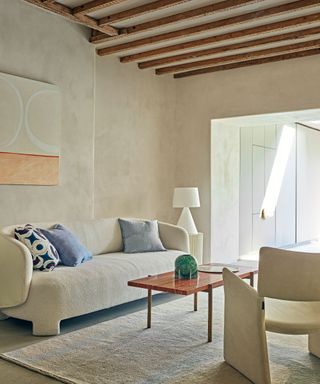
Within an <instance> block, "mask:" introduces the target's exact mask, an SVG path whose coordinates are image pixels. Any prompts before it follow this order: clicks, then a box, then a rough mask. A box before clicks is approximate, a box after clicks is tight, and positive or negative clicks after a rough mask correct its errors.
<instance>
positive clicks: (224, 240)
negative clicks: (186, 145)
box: [205, 121, 240, 262]
mask: <svg viewBox="0 0 320 384" xmlns="http://www.w3.org/2000/svg"><path fill="white" fill-rule="evenodd" d="M211 145H212V153H211V179H212V189H211V196H212V226H211V236H212V244H213V245H212V253H213V254H214V256H215V261H216V262H233V261H235V260H237V259H238V258H239V172H240V130H239V128H238V127H237V126H232V125H223V124H219V123H215V122H214V121H213V122H212V129H211ZM226 228H228V230H227V231H226ZM205 261H210V260H209V259H208V257H207V255H205Z"/></svg>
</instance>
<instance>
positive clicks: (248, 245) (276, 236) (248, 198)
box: [239, 118, 295, 255]
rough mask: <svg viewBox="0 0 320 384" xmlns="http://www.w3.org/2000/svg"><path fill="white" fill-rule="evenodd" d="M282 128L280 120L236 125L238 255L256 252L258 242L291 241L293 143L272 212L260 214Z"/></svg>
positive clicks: (275, 243)
mask: <svg viewBox="0 0 320 384" xmlns="http://www.w3.org/2000/svg"><path fill="white" fill-rule="evenodd" d="M248 122H250V118H249V120H248ZM282 129H283V125H281V124H264V125H260V126H250V125H248V126H242V127H241V128H240V131H241V156H240V158H241V166H240V206H239V209H240V241H239V254H240V255H246V254H250V253H251V252H257V251H258V250H259V248H260V247H262V246H277V247H281V246H285V245H291V244H294V242H295V143H294V144H293V145H292V147H291V151H290V157H289V160H288V163H287V166H286V172H285V175H284V178H283V180H282V184H281V190H280V195H279V199H278V202H277V207H276V211H275V215H274V216H273V217H269V218H267V219H266V220H263V219H261V218H260V211H261V208H262V203H263V199H264V197H265V193H266V189H267V186H268V183H269V178H270V175H271V171H272V168H273V165H274V160H275V156H276V152H277V149H278V142H279V139H280V136H281V133H282Z"/></svg>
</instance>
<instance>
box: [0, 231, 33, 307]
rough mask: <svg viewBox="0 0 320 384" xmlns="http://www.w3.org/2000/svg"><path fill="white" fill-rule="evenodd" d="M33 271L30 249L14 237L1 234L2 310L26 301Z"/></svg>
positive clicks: (0, 277)
mask: <svg viewBox="0 0 320 384" xmlns="http://www.w3.org/2000/svg"><path fill="white" fill-rule="evenodd" d="M32 269H33V263H32V257H31V254H30V252H29V250H28V248H27V247H26V246H25V245H24V244H22V243H21V242H19V241H18V240H16V239H14V238H13V237H11V236H7V235H4V234H0V308H8V307H14V306H16V305H19V304H22V303H24V302H25V301H26V299H27V297H28V293H29V287H30V283H31V279H32Z"/></svg>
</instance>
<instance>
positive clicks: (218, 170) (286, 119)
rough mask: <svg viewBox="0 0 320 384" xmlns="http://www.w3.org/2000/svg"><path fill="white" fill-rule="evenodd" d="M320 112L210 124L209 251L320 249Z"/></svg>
mask: <svg viewBox="0 0 320 384" xmlns="http://www.w3.org/2000/svg"><path fill="white" fill-rule="evenodd" d="M319 148H320V109H313V110H305V111H295V112H286V113H274V114H266V115H255V116H244V117H233V118H226V119H218V120H212V121H211V203H212V204H211V206H212V210H211V249H212V256H213V260H214V261H216V262H234V261H237V260H238V259H244V260H257V259H258V253H259V249H260V248H261V247H262V246H272V247H278V248H292V247H295V248H298V249H300V250H305V251H319V252H320V243H319V238H320V198H319V196H320V150H319Z"/></svg>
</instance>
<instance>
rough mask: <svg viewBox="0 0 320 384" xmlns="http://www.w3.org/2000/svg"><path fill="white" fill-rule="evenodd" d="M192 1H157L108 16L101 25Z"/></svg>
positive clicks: (101, 21)
mask: <svg viewBox="0 0 320 384" xmlns="http://www.w3.org/2000/svg"><path fill="white" fill-rule="evenodd" d="M188 1H191V0H157V1H153V2H152V3H148V4H143V5H140V6H138V7H135V8H130V9H127V10H125V11H122V12H118V13H114V14H113V15H108V16H106V17H103V18H101V19H100V20H99V24H100V25H105V24H110V23H115V22H117V21H121V20H129V19H131V18H133V17H137V16H142V15H146V14H148V13H151V12H155V11H160V10H161V9H166V8H169V7H173V6H176V5H180V4H183V3H186V2H188Z"/></svg>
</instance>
